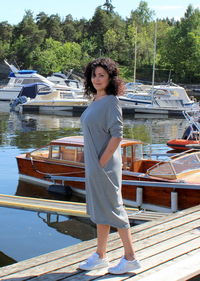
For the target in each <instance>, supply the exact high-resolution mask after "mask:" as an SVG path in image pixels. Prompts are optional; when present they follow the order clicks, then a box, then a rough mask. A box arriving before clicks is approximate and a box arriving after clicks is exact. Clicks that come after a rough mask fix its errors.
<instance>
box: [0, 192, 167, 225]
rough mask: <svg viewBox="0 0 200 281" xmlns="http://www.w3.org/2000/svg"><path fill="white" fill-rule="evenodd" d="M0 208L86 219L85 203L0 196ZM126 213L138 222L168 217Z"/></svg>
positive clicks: (130, 211)
mask: <svg viewBox="0 0 200 281" xmlns="http://www.w3.org/2000/svg"><path fill="white" fill-rule="evenodd" d="M0 207H8V208H16V209H22V210H30V211H39V212H48V213H53V214H58V215H66V216H68V215H71V216H81V217H88V215H87V214H86V204H85V203H79V202H71V201H68V202H66V201H56V200H47V199H40V198H30V197H23V196H12V195H4V194H0ZM126 211H127V213H128V216H129V219H131V220H139V221H149V220H153V219H157V218H160V217H162V216H167V215H168V214H167V213H159V212H151V211H144V210H139V209H136V208H126Z"/></svg>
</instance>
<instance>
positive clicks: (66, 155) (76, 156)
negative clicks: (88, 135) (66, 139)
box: [60, 146, 84, 163]
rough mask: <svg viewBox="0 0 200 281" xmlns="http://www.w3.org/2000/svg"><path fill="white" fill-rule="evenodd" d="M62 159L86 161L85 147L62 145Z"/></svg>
mask: <svg viewBox="0 0 200 281" xmlns="http://www.w3.org/2000/svg"><path fill="white" fill-rule="evenodd" d="M60 159H61V160H67V161H72V162H79V163H80V162H81V163H83V162H84V152H83V147H77V146H61V147H60Z"/></svg>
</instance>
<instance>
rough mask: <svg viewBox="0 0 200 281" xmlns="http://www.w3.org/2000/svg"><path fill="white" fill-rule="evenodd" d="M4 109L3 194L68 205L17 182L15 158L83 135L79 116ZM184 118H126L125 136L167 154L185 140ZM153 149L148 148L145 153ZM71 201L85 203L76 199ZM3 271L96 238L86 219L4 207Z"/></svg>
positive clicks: (0, 139)
mask: <svg viewBox="0 0 200 281" xmlns="http://www.w3.org/2000/svg"><path fill="white" fill-rule="evenodd" d="M6 111H7V110H6V108H5V106H4V104H1V105H0V194H10V195H20V196H31V197H39V198H50V199H57V200H69V199H68V198H64V197H62V196H61V195H60V196H55V195H52V194H50V193H48V192H47V191H46V190H45V189H44V188H42V187H39V186H34V185H31V184H27V183H24V182H21V181H19V180H18V169H17V164H16V160H15V157H16V156H17V155H19V154H21V153H24V152H27V151H30V150H32V149H35V148H38V147H40V146H42V145H45V144H47V143H48V142H50V140H52V139H56V138H59V137H63V136H70V135H80V134H82V131H81V128H80V121H79V117H67V116H56V115H38V114H28V113H26V114H18V113H13V112H12V113H9V112H6ZM186 125H187V124H186V121H185V119H178V118H177V119H166V118H164V116H160V117H159V118H158V117H156V118H155V116H154V118H152V116H147V117H146V118H142V116H137V117H132V118H131V117H129V118H124V136H125V137H127V138H134V139H139V140H142V141H144V142H145V143H146V144H151V145H152V147H153V148H154V150H157V151H159V152H161V153H162V152H165V151H166V150H168V148H167V147H166V141H167V140H169V139H171V138H175V137H178V136H181V135H182V133H183V130H184V129H185V127H186ZM149 149H150V146H149V145H146V146H145V150H149ZM71 200H76V201H78V200H80V201H81V200H82V199H79V198H76V197H72V198H71ZM0 226H1V231H0V266H5V265H7V264H10V263H13V262H18V261H21V260H25V259H28V258H31V257H34V256H38V255H41V254H44V253H48V252H50V251H53V250H57V249H60V248H64V247H67V246H70V245H73V244H77V243H79V242H81V241H85V240H89V239H92V238H94V237H96V230H95V227H94V226H93V225H91V224H90V223H89V221H88V220H83V219H80V218H75V217H70V216H56V215H49V214H46V213H37V212H31V211H24V210H16V209H12V208H3V207H1V208H0Z"/></svg>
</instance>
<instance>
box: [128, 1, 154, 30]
mask: <svg viewBox="0 0 200 281" xmlns="http://www.w3.org/2000/svg"><path fill="white" fill-rule="evenodd" d="M154 14H155V12H154V11H153V10H151V9H149V7H148V3H147V2H146V1H140V3H139V6H138V8H137V9H136V10H135V11H131V15H130V18H129V22H130V21H131V22H135V23H136V25H138V26H142V25H146V24H148V23H149V22H151V21H152V19H153V16H154Z"/></svg>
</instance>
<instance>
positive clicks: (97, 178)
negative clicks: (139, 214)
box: [81, 95, 129, 228]
mask: <svg viewBox="0 0 200 281" xmlns="http://www.w3.org/2000/svg"><path fill="white" fill-rule="evenodd" d="M81 124H82V129H83V135H84V157H85V170H86V203H87V212H88V214H89V215H90V218H91V220H92V221H93V222H94V223H96V224H107V225H110V226H113V227H116V228H128V227H129V220H128V216H127V213H126V211H125V209H124V207H123V201H122V195H121V180H122V160H121V148H120V146H119V147H118V148H117V149H116V151H115V152H114V154H113V156H112V157H111V159H110V160H109V161H108V162H107V163H106V165H105V166H104V167H101V165H100V164H99V159H100V157H101V155H102V153H103V152H104V150H105V148H106V147H107V145H108V142H109V140H110V139H111V137H122V132H123V123H122V112H121V108H120V106H119V100H118V98H117V97H116V96H114V95H106V96H105V97H103V98H102V99H100V100H97V101H93V102H92V103H91V104H90V105H89V106H88V108H87V109H86V110H85V111H84V112H83V114H82V116H81Z"/></svg>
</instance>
